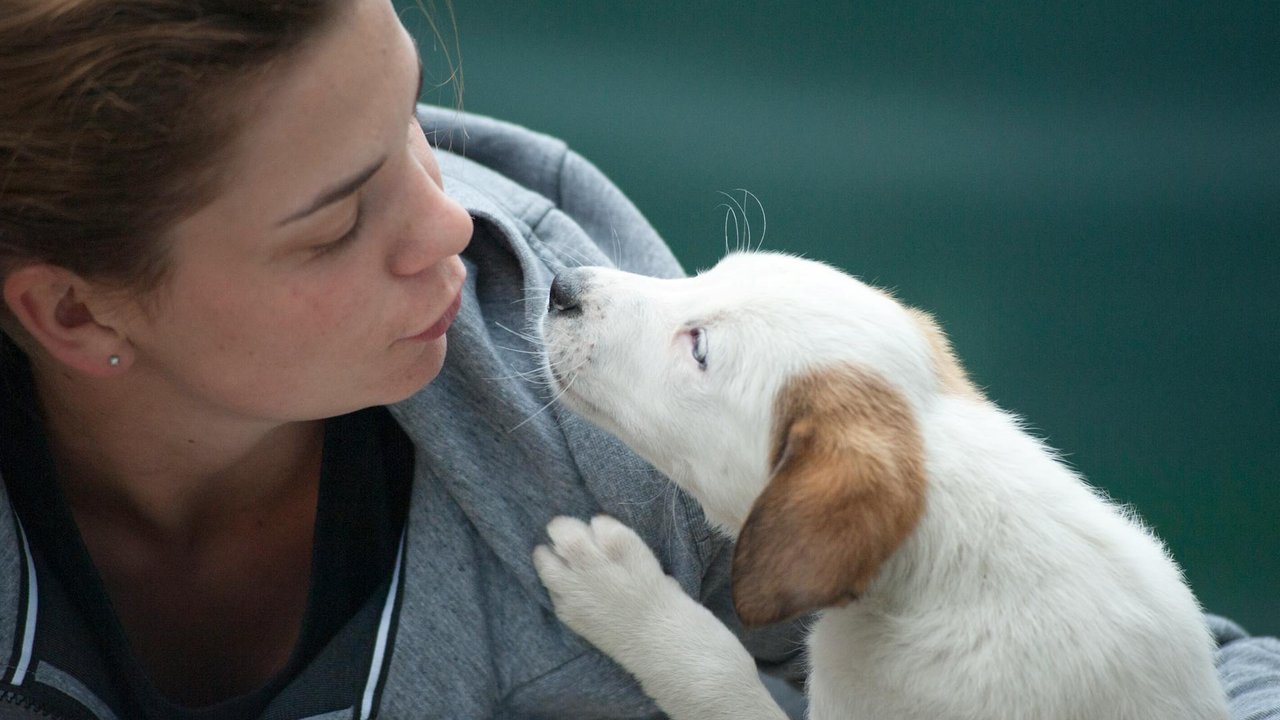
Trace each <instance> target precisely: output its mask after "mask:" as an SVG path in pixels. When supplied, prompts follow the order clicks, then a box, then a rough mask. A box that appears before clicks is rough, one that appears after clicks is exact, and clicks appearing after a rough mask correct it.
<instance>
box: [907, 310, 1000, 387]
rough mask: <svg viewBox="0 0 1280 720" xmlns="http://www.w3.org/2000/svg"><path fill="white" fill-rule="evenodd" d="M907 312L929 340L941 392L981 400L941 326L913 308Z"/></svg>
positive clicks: (930, 316) (926, 314)
mask: <svg viewBox="0 0 1280 720" xmlns="http://www.w3.org/2000/svg"><path fill="white" fill-rule="evenodd" d="M907 313H908V314H910V315H911V319H913V320H915V321H916V326H917V327H918V328H919V329H920V332H921V334H923V335H924V337H925V340H927V341H928V342H929V350H930V351H931V352H932V354H933V366H934V370H935V371H936V372H937V373H938V382H939V383H941V384H942V390H943V392H946V393H950V394H952V395H958V396H960V397H966V398H970V399H972V400H982V399H983V396H982V392H981V391H980V390H978V388H977V387H976V386H974V384H973V383H972V382H971V381H970V380H969V374H968V373H966V372H965V371H964V368H963V367H961V366H960V361H959V360H957V359H956V355H955V353H954V352H952V351H951V341H950V340H948V339H947V335H946V333H944V332H942V328H941V327H939V326H938V322H937V321H936V320H934V319H933V316H932V315H930V314H929V313H927V312H924V311H923V310H916V309H915V308H907Z"/></svg>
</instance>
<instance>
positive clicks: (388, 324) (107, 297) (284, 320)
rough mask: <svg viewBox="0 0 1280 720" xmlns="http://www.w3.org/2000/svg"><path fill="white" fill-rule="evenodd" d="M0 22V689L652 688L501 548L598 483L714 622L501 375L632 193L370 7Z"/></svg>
mask: <svg viewBox="0 0 1280 720" xmlns="http://www.w3.org/2000/svg"><path fill="white" fill-rule="evenodd" d="M0 47H3V48H5V49H6V50H5V52H4V53H3V54H2V55H0V94H2V95H3V96H4V97H5V102H4V104H3V108H0V168H3V169H2V170H0V278H2V279H3V295H4V301H5V302H4V303H3V310H0V327H3V330H4V333H5V336H6V339H5V341H4V342H5V352H4V365H3V377H4V385H5V387H6V392H5V394H4V395H0V423H2V425H0V433H2V434H0V437H2V438H3V442H2V443H0V477H2V478H3V483H4V487H5V493H0V658H3V659H4V660H3V662H4V664H3V665H2V666H0V668H2V669H3V673H2V674H0V717H10V716H11V715H6V714H5V713H6V712H9V711H10V710H11V709H13V710H12V712H17V710H16V708H25V709H27V710H30V711H32V712H44V713H47V714H50V715H52V716H53V717H66V718H98V719H102V718H202V719H210V718H218V719H222V718H257V717H271V718H310V717H333V718H338V717H344V718H345V717H360V718H365V717H370V716H372V715H373V714H374V713H377V714H378V715H379V716H380V717H385V718H401V717H405V718H409V717H412V718H418V717H450V718H463V717H512V718H519V717H641V716H648V715H652V714H653V712H654V710H653V707H652V705H651V704H649V703H648V702H647V701H646V700H645V699H644V697H643V695H642V694H641V693H640V692H639V690H638V688H636V687H635V686H634V684H633V683H631V682H630V681H629V679H628V678H627V677H625V676H624V675H623V674H622V673H621V671H620V670H618V669H617V668H616V667H615V666H613V664H612V663H610V662H609V661H607V660H605V659H604V658H603V657H602V656H600V655H599V654H598V653H596V652H595V651H593V650H592V649H590V648H589V647H587V646H585V645H584V644H583V643H582V642H581V641H579V640H578V639H576V638H575V637H574V636H573V634H572V633H570V632H568V631H567V630H565V629H564V628H562V627H561V626H560V625H559V624H558V623H557V622H556V620H555V617H554V615H553V614H552V613H551V612H550V604H549V601H548V600H547V597H546V595H545V593H544V592H543V590H542V588H541V586H540V585H539V583H538V581H537V578H536V575H535V574H534V572H533V570H532V568H531V567H530V564H529V560H528V558H529V553H530V551H531V549H532V547H533V546H534V545H535V544H537V543H538V542H539V541H541V539H542V528H543V526H544V525H545V523H546V522H547V521H548V520H549V519H550V518H551V517H553V516H555V515H559V514H570V515H577V516H579V517H585V516H588V515H591V514H594V513H598V512H606V513H609V514H612V515H615V516H618V517H620V518H621V519H622V520H623V521H625V522H627V523H628V524H630V525H632V526H633V527H636V528H637V529H638V530H639V531H640V532H641V534H642V536H643V537H645V539H646V540H647V541H648V542H649V543H650V544H651V545H652V546H653V547H654V548H655V550H656V551H657V552H658V554H659V555H660V556H661V557H662V559H663V561H664V566H665V567H666V569H667V570H668V571H669V572H671V573H672V574H673V575H674V576H675V577H676V578H677V579H678V580H679V581H680V582H681V583H682V584H683V585H684V587H685V588H686V589H687V590H689V591H690V592H691V593H693V594H694V595H695V596H697V597H699V598H701V599H703V600H704V601H705V602H706V603H707V604H708V605H709V606H710V607H712V609H713V610H715V611H716V612H717V614H719V615H721V616H722V617H726V618H731V612H730V610H729V604H728V585H727V575H726V573H727V565H726V559H727V558H726V553H725V549H726V548H725V544H724V543H723V542H722V541H721V540H719V539H717V538H716V537H713V536H711V535H710V534H709V533H708V531H707V530H706V529H705V527H704V525H703V523H702V521H701V517H700V515H699V514H698V511H697V509H696V508H695V507H693V506H692V505H691V504H690V503H688V502H687V501H686V500H685V498H683V496H679V495H676V494H675V493H674V491H672V490H670V489H669V488H668V486H667V484H666V483H665V481H664V480H663V479H662V478H660V477H658V476H656V474H655V473H654V472H653V471H652V470H650V469H649V468H648V467H647V466H645V465H644V464H643V463H642V462H640V461H638V460H637V459H636V458H634V457H633V456H632V455H631V454H630V453H628V452H627V451H625V450H624V449H623V448H621V447H620V446H619V445H618V444H617V443H616V442H615V441H613V440H611V439H610V438H607V437H605V436H604V435H602V434H601V433H600V432H598V431H596V430H594V429H592V428H590V427H588V426H586V425H584V424H583V423H582V422H581V421H579V420H576V419H575V418H573V417H572V416H569V415H565V414H561V413H560V412H559V410H558V409H557V408H554V407H550V408H545V409H544V405H545V403H546V401H547V398H546V397H545V392H544V391H543V388H542V387H541V386H540V385H539V384H538V383H537V381H536V378H535V377H533V376H532V375H531V374H530V373H528V371H530V370H532V369H533V368H534V367H535V361H534V360H533V359H531V358H532V355H530V353H532V352H534V351H535V350H536V347H534V346H533V345H532V344H531V343H530V342H529V341H528V340H527V339H526V338H525V337H523V336H522V335H521V333H520V331H521V330H522V328H527V327H529V325H530V323H531V322H532V321H533V320H534V319H535V318H536V317H537V315H538V313H539V312H540V308H541V303H542V302H543V301H542V300H541V298H540V297H539V293H540V292H541V291H540V290H539V289H540V288H546V287H547V285H548V284H549V280H550V278H551V276H552V275H553V273H554V269H555V268H556V267H559V266H562V265H565V264H579V263H582V262H590V263H598V264H605V263H616V264H618V265H620V266H622V267H625V268H627V269H630V270H633V271H637V272H645V273H650V274H655V275H665V276H671V275H676V274H679V273H680V268H679V267H678V265H677V263H676V262H675V260H674V259H673V258H672V256H671V255H670V253H669V251H668V250H667V249H666V248H665V247H664V246H663V245H662V243H661V242H660V240H659V239H658V238H657V237H656V236H655V234H654V233H653V231H652V229H651V228H650V227H649V226H648V225H647V224H646V223H645V222H644V220H643V219H642V218H641V217H640V216H639V214H638V213H637V212H636V211H635V209H634V208H633V207H632V206H631V205H630V203H628V202H627V201H626V199H625V198H623V197H622V196H621V195H620V194H619V193H618V192H617V190H616V189H614V188H613V187H612V186H611V185H609V184H608V182H607V181H606V180H605V179H604V178H603V177H601V176H600V174H599V173H598V172H597V171H596V170H595V169H594V168H592V167H591V166H590V165H589V164H587V163H586V162H585V161H583V160H582V159H581V158H579V157H577V156H576V155H574V154H572V153H570V152H568V151H567V150H566V149H565V148H564V146H563V145H562V144H560V143H557V142H556V141H553V140H550V139H547V138H544V137H540V136H536V135H533V134H531V133H528V132H525V131H522V130H520V129H517V128H513V127H510V126H506V125H503V124H500V123H495V122H492V121H487V120H484V119H480V118H459V117H458V116H456V115H455V114H451V113H445V112H440V111H434V110H430V109H426V108H415V105H414V99H415V98H416V96H417V93H418V90H419V85H420V83H421V77H420V66H419V65H418V61H417V55H416V49H415V47H414V45H413V43H412V41H411V40H410V38H409V37H408V36H407V35H406V33H405V31H404V29H403V28H402V27H401V25H400V23H399V22H398V21H397V18H396V15H395V13H394V11H393V9H392V6H391V4H390V3H389V2H388V0H282V1H281V2H273V3H264V2H259V1H258V0H181V1H179V0H60V1H59V2H49V0H13V1H12V2H9V3H7V4H6V5H5V6H4V9H3V10H0ZM455 125H460V126H461V127H460V128H458V127H454V126H455ZM423 128H425V129H426V136H428V137H432V138H433V139H434V140H435V141H436V144H437V146H440V147H442V148H444V150H442V151H440V152H439V153H438V155H437V154H433V152H432V150H431V148H430V147H429V146H428V144H427V141H426V137H424V133H423ZM455 130H457V132H455ZM449 150H452V151H453V152H450V151H449ZM437 161H438V162H437ZM615 237H617V238H620V241H619V242H618V243H617V244H616V245H615V244H614V238H615ZM601 242H605V243H607V244H608V245H607V247H608V248H609V253H608V255H609V256H610V257H606V256H605V255H606V254H605V253H603V252H602V250H601V248H600V246H599V245H598V243H601ZM508 328H510V329H511V330H508ZM446 330H449V333H448V340H446V335H445V331H446ZM513 331H514V332H513ZM446 343H449V344H451V347H450V348H449V353H448V362H447V363H445V362H444V360H445V349H446ZM424 386H425V387H424ZM730 622H732V620H731V619H730ZM735 627H736V626H735ZM798 638H799V634H798V629H797V628H796V627H780V628H774V629H771V630H768V631H765V632H760V633H754V634H748V635H746V640H747V642H748V645H749V647H750V648H751V649H752V650H753V652H755V653H756V654H757V656H758V657H759V658H760V659H761V662H762V663H763V664H764V665H766V666H770V665H772V666H775V667H776V668H777V669H778V670H780V671H782V672H786V673H792V674H794V673H797V672H799V668H798V667H797V665H798V663H797V662H796V660H797V651H798V648H799V644H798V642H797V640H798ZM1242 642H1243V641H1242ZM1237 647H1246V646H1245V645H1237ZM1247 647H1254V646H1247ZM6 653H7V655H6ZM1231 667H1243V666H1241V665H1236V666H1229V667H1228V670H1230V668H1231Z"/></svg>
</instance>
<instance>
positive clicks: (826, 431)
mask: <svg viewBox="0 0 1280 720" xmlns="http://www.w3.org/2000/svg"><path fill="white" fill-rule="evenodd" d="M543 334H544V338H545V340H546V346H547V347H546V350H547V371H548V373H549V374H550V376H551V377H552V378H553V379H554V381H555V383H556V385H557V386H558V387H559V388H560V389H562V390H564V395H563V397H564V401H565V402H566V403H568V405H569V406H570V407H572V408H574V409H575V410H577V411H578V412H580V413H582V414H583V415H585V416H586V417H587V418H589V419H590V420H592V421H594V422H595V423H597V424H599V425H601V426H602V427H604V428H605V429H607V430H609V431H611V432H613V433H615V434H617V435H618V436H619V437H620V438H622V439H623V440H624V441H625V442H627V443H628V444H629V445H631V446H632V447H633V448H634V449H635V450H636V451H637V452H638V453H640V454H641V455H642V456H643V457H645V458H646V459H647V460H648V461H650V462H651V463H653V464H654V465H655V466H656V467H657V468H658V469H660V470H662V471H663V472H665V473H666V474H667V475H668V476H670V477H671V479H672V480H673V481H675V482H676V483H677V484H679V485H680V486H681V487H682V488H684V489H685V490H686V491H688V492H689V493H690V494H691V495H692V496H693V497H695V498H696V499H697V500H698V501H699V502H700V503H702V506H703V508H704V509H705V512H706V515H707V517H708V518H709V519H710V520H711V521H712V522H713V523H714V524H715V525H716V526H718V527H719V528H720V529H721V530H723V531H724V532H726V533H728V534H729V535H731V536H733V537H735V538H736V539H737V545H736V550H735V555H734V562H733V594H734V604H735V607H736V608H737V611H738V615H739V616H740V618H741V619H742V620H743V622H744V623H746V624H749V625H753V624H763V623H772V622H777V621H781V620H785V619H788V618H793V617H796V616H798V615H801V614H803V613H808V612H811V611H818V619H817V620H816V623H815V624H814V626H813V628H812V631H811V633H810V636H809V641H808V642H809V648H808V649H809V661H810V665H811V674H810V678H809V683H808V688H809V702H810V717H812V718H816V719H818V720H824V719H827V718H866V719H871V718H875V719H887V718H894V719H895V720H913V719H917V718H918V719H920V720H926V719H927V720H938V719H939V718H972V719H974V720H977V719H979V718H981V719H983V720H993V719H997V718H1010V719H1014V718H1017V719H1020V720H1031V719H1034V720H1067V719H1071V720H1109V719H1114V720H1121V719H1123V720H1144V719H1146V718H1150V719H1151V720H1156V719H1159V720H1175V719H1191V718H1195V719H1197V720H1200V719H1208V718H1213V719H1215V720H1217V719H1221V718H1226V717H1227V709H1226V701H1225V698H1224V694H1223V691H1222V689H1221V687H1220V685H1219V683H1218V679H1217V675H1216V673H1215V671H1214V667H1213V646H1212V641H1211V639H1210V636H1209V633H1208V631H1207V629H1206V627H1205V625H1204V622H1203V619H1202V615H1201V612H1200V608H1199V606H1198V605H1197V602H1196V600H1195V598H1194V597H1193V596H1192V594H1191V592H1190V591H1189V590H1188V589H1187V586H1186V585H1185V584H1184V583H1183V579H1182V576H1181V574H1180V572H1179V569H1178V568H1177V566H1176V565H1175V564H1174V563H1173V561H1172V560H1170V558H1169V556H1168V555H1167V554H1166V552H1165V550H1164V548H1163V547H1162V545H1161V544H1160V542H1159V541H1158V540H1156V539H1155V538H1153V537H1152V535H1151V534H1150V533H1149V532H1148V531H1147V530H1146V529H1145V528H1144V527H1143V526H1142V525H1141V524H1140V523H1139V522H1138V521H1137V520H1136V519H1135V518H1134V517H1132V516H1131V515H1130V514H1128V513H1127V512H1125V511H1124V510H1123V509H1121V508H1118V507H1116V506H1115V505H1113V504H1112V503H1110V502H1109V501H1108V500H1107V499H1106V498H1104V497H1103V496H1102V495H1100V494H1099V493H1098V492H1096V491H1095V490H1094V489H1093V488H1091V487H1089V486H1088V485H1087V484H1086V483H1085V482H1084V481H1082V480H1081V478H1080V477H1079V476H1077V475H1076V474H1075V473H1074V472H1072V471H1071V470H1070V469H1068V468H1067V467H1066V466H1064V465H1063V463H1062V462H1060V461H1059V460H1058V458H1057V457H1056V456H1055V455H1054V453H1053V452H1052V451H1051V450H1050V449H1048V448H1046V447H1045V446H1044V445H1043V444H1042V443H1041V442H1040V441H1038V440H1037V439H1035V438H1033V437H1031V436H1030V435H1028V434H1027V433H1026V432H1024V430H1023V429H1022V427H1021V426H1020V425H1019V422H1018V420H1017V419H1016V418H1014V417H1012V416H1011V415H1009V414H1008V413H1006V412H1004V411H1002V410H1000V409H999V408H997V407H996V406H995V405H993V404H992V403H990V402H989V401H987V400H986V399H984V398H983V397H982V395H981V394H980V393H979V392H978V391H977V390H976V389H975V388H974V387H973V386H972V385H971V384H970V383H969V381H968V380H967V378H966V376H965V374H964V372H963V370H961V368H960V366H959V364H958V363H957V362H956V360H955V359H954V357H953V356H952V354H951V351H950V348H949V346H948V343H947V341H946V339H945V338H944V336H943V335H942V333H941V332H940V331H939V330H938V328H937V326H936V325H935V324H934V323H933V321H932V320H931V319H930V318H929V317H928V316H927V315H925V314H923V313H920V312H918V311H914V310H910V309H907V308H904V307H903V306H902V305H900V304H898V303H897V302H895V301H894V300H893V299H892V298H891V297H890V296H889V295H887V294H886V293H884V292H882V291H880V290H876V289H874V288H871V287H869V286H867V285H864V284H863V283H861V282H859V281H857V280H855V279H853V278H851V277H849V276H847V275H845V274H843V273H841V272H839V271H837V270H835V269H833V268H831V267H828V266H826V265H823V264H820V263H817V262H812V261H808V260H802V259H798V258H794V257H789V256H784V255H778V254H755V253H739V254H734V255H730V256H729V257H727V258H725V259H724V260H723V261H721V262H720V263H719V264H718V265H717V266H716V267H715V268H713V269H712V270H710V271H708V272H705V273H702V274H700V275H698V276H697V277H693V278H688V279H681V280H656V279H652V278H645V277H639V276H635V275H630V274H626V273H622V272H618V271H612V270H606V269H596V268H593V269H577V270H571V271H566V272H565V273H563V274H562V275H561V276H559V277H558V278H557V279H556V282H555V285H554V286H553V288H552V294H551V307H550V308H549V310H548V314H547V317H546V320H545V324H544V327H543ZM548 531H549V535H550V538H551V541H552V546H551V547H545V546H544V547H540V548H538V549H537V550H536V551H535V558H534V560H535V564H536V566H537V569H538V572H539V573H540V575H541V577H542V580H543V582H544V583H545V584H546V586H547V588H548V590H549V591H550V593H551V597H552V599H553V601H554V603H555V607H556V612H557V614H558V615H559V616H560V618H561V619H562V620H563V621H564V622H565V623H567V624H568V625H569V626H570V627H571V628H573V629H574V630H575V631H576V632H578V633H579V634H581V635H582V636H583V637H585V638H586V639H587V640H589V641H590V642H592V643H593V644H595V645H596V646H597V647H599V648H600V649H601V650H603V651H604V652H606V653H607V654H609V655H610V656H611V657H613V658H614V659H615V660H616V661H618V662H619V663H620V664H621V665H622V666H623V667H625V668H626V669H627V670H628V671H630V672H631V673H632V674H634V675H635V676H636V677H637V678H638V679H639V681H640V682H641V684H642V685H643V687H644V688H645V690H646V691H647V692H648V693H649V694H650V695H651V697H653V698H654V700H655V701H656V702H657V703H658V705H659V706H660V707H661V708H662V709H663V710H664V711H665V712H667V713H668V714H669V715H671V716H672V717H674V718H714V717H725V718H730V717H732V718H766V717H767V718H780V717H782V713H781V711H780V710H779V709H778V708H777V707H776V706H775V705H774V704H773V703H772V701H771V700H770V699H769V697H768V695H767V693H766V692H765V691H764V690H763V688H762V687H761V686H760V685H759V683H758V678H757V677H756V675H755V668H754V665H753V664H752V661H751V658H750V657H749V656H748V655H747V653H746V651H745V650H744V649H743V648H742V647H741V645H739V644H738V642H737V641H736V639H735V638H734V637H733V635H732V634H731V633H730V632H729V631H728V629H727V628H725V627H724V626H723V625H721V624H720V623H719V622H718V621H717V620H716V619H715V618H714V617H713V616H712V615H711V614H710V613H709V612H708V611H706V610H705V609H704V608H702V607H700V606H699V605H697V603H695V602H694V601H693V600H692V599H691V598H689V597H687V596H686V595H685V594H684V593H683V592H681V590H680V588H679V587H678V586H677V585H676V583H675V581H674V580H672V579H670V578H667V577H665V576H664V575H663V574H662V571H661V569H660V568H659V566H658V563H657V561H656V560H655V558H654V557H653V555H652V553H651V552H650V551H649V549H648V548H647V547H646V546H645V545H644V543H643V542H642V541H641V540H640V538H639V537H638V536H636V535H635V534H634V533H633V532H632V531H631V530H630V529H629V528H626V527H624V526H622V525H621V524H619V523H617V522H616V521H613V520H611V519H609V518H596V519H595V520H594V521H592V523H591V524H590V525H586V524H583V523H581V522H578V521H576V520H570V519H567V518H558V519H556V520H555V521H553V522H552V523H551V525H550V526H549V527H548Z"/></svg>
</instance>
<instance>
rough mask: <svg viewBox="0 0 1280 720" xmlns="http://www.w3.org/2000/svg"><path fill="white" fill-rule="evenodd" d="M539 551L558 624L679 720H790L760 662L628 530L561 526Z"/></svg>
mask: <svg viewBox="0 0 1280 720" xmlns="http://www.w3.org/2000/svg"><path fill="white" fill-rule="evenodd" d="M547 534H548V536H549V537H550V538H551V545H550V546H545V545H541V546H539V547H538V548H537V549H536V550H534V556H533V562H534V566H535V567H536V568H537V570H538V575H539V576H540V577H541V578H542V582H543V584H544V585H546V587H547V590H548V592H549V593H550V594H551V600H552V602H553V603H554V604H555V610H556V615H557V616H559V618H560V619H561V621H563V622H564V623H565V624H566V625H568V626H569V627H570V628H572V629H573V630H574V632H576V633H578V634H579V635H581V636H582V637H584V638H586V639H587V640H588V641H589V642H590V643H591V644H593V645H595V646H596V647H597V648H599V649H600V650H602V651H603V652H604V653H605V654H606V655H608V656H609V657H611V658H613V659H614V661H616V662H617V663H618V664H619V665H621V666H622V667H623V668H625V669H626V670H627V672H629V673H631V674H632V675H633V676H635V678H636V679H637V680H639V681H640V686H641V687H643V688H644V691H645V692H646V693H648V695H649V697H651V698H653V700H654V701H655V702H656V703H657V704H658V707H660V708H662V711H663V712H665V713H666V714H667V715H669V716H671V717H672V718H673V720H695V719H697V720H716V719H723V720H730V719H733V720H756V719H759V720H786V715H785V714H784V713H783V712H782V709H781V708H779V707H778V705H777V703H775V702H774V700H773V698H772V697H771V696H770V695H769V692H768V690H766V689H765V687H764V685H763V684H762V683H761V682H760V677H759V675H758V674H757V672H756V665H755V661H754V660H753V659H752V658H751V655H750V654H749V653H748V652H747V650H746V648H744V647H743V646H742V644H741V643H740V642H738V639H737V638H736V637H734V635H733V633H731V632H729V629H728V628H726V627H725V626H724V625H723V624H722V623H721V622H720V621H719V620H717V619H716V617H715V616H714V615H712V614H711V612H710V611H709V610H707V609H706V608H704V607H703V606H701V605H699V604H698V603H697V602H695V601H694V600H693V598H691V597H689V596H688V595H687V594H685V592H684V591H683V590H682V589H681V588H680V585H679V584H678V583H677V582H676V581H675V579H674V578H672V577H670V576H668V575H666V574H664V573H663V572H662V568H661V567H660V566H659V565H658V560H657V558H655V557H654V556H653V552H652V551H651V550H650V549H649V547H648V546H647V545H645V543H644V541H643V540H641V539H640V536H639V535H636V533H635V532H634V531H633V530H632V529H631V528H629V527H627V526H625V525H623V524H622V523H620V522H618V521H617V520H614V519H613V518H610V517H606V516H598V517H596V518H595V519H593V520H592V521H591V524H589V525H588V524H586V523H584V522H582V521H580V520H575V519H573V518H567V517H559V518H556V519H555V520H552V521H551V523H550V524H549V525H548V526H547Z"/></svg>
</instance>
